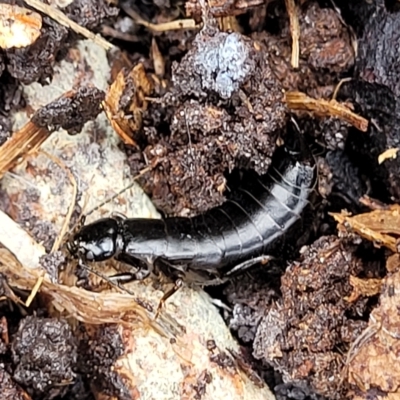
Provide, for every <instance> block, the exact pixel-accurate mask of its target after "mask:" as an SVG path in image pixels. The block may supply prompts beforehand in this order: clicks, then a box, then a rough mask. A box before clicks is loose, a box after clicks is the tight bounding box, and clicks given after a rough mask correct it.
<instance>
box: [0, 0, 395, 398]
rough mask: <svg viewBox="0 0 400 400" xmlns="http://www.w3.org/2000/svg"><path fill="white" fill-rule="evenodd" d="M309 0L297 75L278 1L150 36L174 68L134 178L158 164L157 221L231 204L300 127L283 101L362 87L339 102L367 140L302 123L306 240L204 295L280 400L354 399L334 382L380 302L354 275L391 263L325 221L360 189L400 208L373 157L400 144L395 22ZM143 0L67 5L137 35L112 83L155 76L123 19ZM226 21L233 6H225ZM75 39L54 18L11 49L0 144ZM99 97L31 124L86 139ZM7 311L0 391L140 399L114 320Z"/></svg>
mask: <svg viewBox="0 0 400 400" xmlns="http://www.w3.org/2000/svg"><path fill="white" fill-rule="evenodd" d="M13 3H17V4H19V5H21V6H24V5H23V3H22V2H19V1H17V2H13ZM192 3H193V2H192ZM234 3H235V2H233V4H234ZM302 3H303V4H302V6H301V7H300V32H301V35H300V49H301V55H300V65H299V69H298V70H293V68H292V67H291V65H290V57H291V36H290V27H289V18H288V15H287V12H286V10H285V5H284V2H283V1H272V2H269V3H268V4H267V5H262V6H259V7H258V8H256V9H251V8H250V9H249V10H247V11H246V12H244V13H241V15H239V16H237V17H236V22H237V23H238V26H239V27H240V31H241V33H239V31H238V32H236V31H233V32H223V31H221V30H220V29H219V28H218V25H217V22H216V21H215V20H213V19H212V16H211V15H209V16H208V17H207V19H206V26H205V28H204V29H203V30H202V31H201V32H197V31H195V30H177V31H166V32H163V33H157V34H154V37H156V39H157V44H158V48H159V51H160V53H161V57H162V59H163V62H164V65H165V73H164V75H163V76H159V77H158V78H157V79H154V81H153V83H154V82H155V83H154V87H153V90H152V93H151V96H147V97H149V98H150V99H148V105H147V107H143V109H141V110H139V111H140V118H141V126H140V128H139V129H137V130H136V132H134V137H133V139H134V142H135V143H136V145H135V146H130V145H121V146H123V148H124V150H125V151H126V153H127V154H128V156H129V163H130V168H131V172H132V176H134V175H136V174H137V173H138V172H139V171H141V170H142V169H143V168H144V167H146V166H152V168H151V169H150V171H148V172H147V173H146V174H143V175H142V176H141V178H140V179H139V182H140V184H141V186H142V187H143V188H144V190H145V191H146V193H148V194H149V195H150V197H151V198H152V200H153V202H154V204H155V205H156V206H157V208H159V209H160V211H162V212H163V213H165V214H168V215H178V216H188V215H197V214H200V213H202V212H204V211H206V210H208V209H210V208H212V207H214V206H216V205H219V204H221V203H222V202H223V201H224V199H225V194H226V190H228V189H229V179H230V177H231V173H232V172H234V171H237V170H248V169H251V170H254V171H256V172H257V173H259V174H264V173H266V172H267V171H268V168H269V167H270V164H271V160H272V156H273V154H274V152H275V150H276V147H277V145H278V144H279V141H280V140H281V139H282V137H285V135H286V134H287V132H288V131H289V130H290V129H293V122H291V118H292V117H293V116H294V114H293V113H291V112H290V110H289V109H288V107H287V105H286V103H285V101H284V92H285V91H287V90H296V91H302V92H304V93H306V94H308V95H309V96H313V97H317V98H323V99H330V98H331V97H332V95H333V93H334V91H335V88H336V85H337V84H338V83H339V82H340V80H341V79H342V78H345V77H346V78H348V77H350V78H352V79H351V80H350V81H347V82H345V83H343V84H342V85H341V86H340V89H339V91H338V93H337V96H336V98H337V100H340V101H346V102H348V103H350V104H351V105H352V107H353V109H354V111H355V112H356V113H358V114H360V115H362V116H363V117H365V118H367V119H368V121H369V122H370V124H369V129H368V132H366V133H363V132H360V131H358V130H357V129H356V128H354V127H350V126H349V125H348V124H347V123H345V122H343V121H341V120H339V119H337V118H334V117H331V118H326V119H320V118H315V117H314V116H312V115H296V116H295V121H296V125H297V126H298V127H299V129H300V131H301V132H303V133H304V134H305V136H306V138H307V140H308V142H309V145H310V147H311V148H312V149H313V150H315V153H316V160H317V162H318V164H319V166H320V178H321V179H320V181H319V190H320V195H321V199H320V202H319V204H318V206H319V207H318V213H317V216H315V218H314V220H313V221H312V223H311V224H309V225H310V230H311V231H312V234H311V235H310V237H311V238H312V240H310V241H309V243H308V245H307V246H306V247H304V248H302V250H301V252H300V253H299V252H297V251H296V252H294V253H293V254H291V255H290V257H288V258H287V259H283V260H277V261H276V262H275V263H274V264H271V268H270V269H268V271H265V269H264V270H257V269H255V270H254V271H252V272H251V273H249V274H246V275H245V276H241V277H239V278H237V279H234V280H232V281H231V282H229V283H228V284H226V285H225V286H224V287H222V288H221V287H217V288H212V289H210V293H211V294H212V295H213V296H215V297H217V298H219V299H221V300H223V301H224V302H225V303H227V304H228V305H229V307H230V308H231V309H232V311H231V312H227V311H223V313H224V317H225V319H226V321H227V324H228V325H229V326H230V328H231V330H232V332H233V333H234V334H235V335H236V336H237V338H238V340H239V341H240V343H241V345H242V346H243V353H244V354H246V356H245V357H244V358H246V362H247V363H249V364H251V366H252V368H253V369H254V370H255V371H257V373H258V374H259V375H260V376H261V378H262V379H263V380H265V381H266V382H267V383H268V384H269V386H270V387H271V389H272V390H273V391H274V392H275V395H276V397H277V399H299V400H300V399H301V400H305V399H323V398H326V399H333V400H336V399H342V398H344V397H345V396H346V395H347V394H348V393H349V391H350V389H351V387H350V386H349V385H347V384H346V382H343V380H342V375H341V371H342V368H343V365H344V362H345V354H346V353H347V351H348V350H349V348H350V346H351V344H352V343H353V342H354V341H355V339H356V338H357V337H358V336H359V335H360V333H361V332H362V330H363V329H365V327H366V326H367V323H368V317H369V314H370V312H371V310H372V308H373V306H374V305H376V303H377V296H375V297H371V298H367V297H363V296H361V297H360V298H359V299H358V300H357V301H356V302H353V303H349V302H347V301H346V300H345V298H346V297H348V296H350V294H351V287H350V285H349V278H350V276H357V277H368V278H380V277H382V276H383V275H384V272H383V270H384V268H383V266H384V265H385V259H386V258H385V257H386V254H385V253H384V252H383V251H381V250H377V249H375V248H373V246H372V245H370V244H369V243H366V242H365V241H363V240H361V239H359V238H358V239H357V240H356V239H355V238H354V237H347V238H339V237H338V236H337V231H336V224H335V223H334V222H333V219H332V218H331V217H330V216H329V214H328V213H329V212H332V211H340V210H341V209H343V208H346V209H347V210H349V211H351V212H353V213H359V212H361V211H363V210H365V206H363V205H362V204H361V203H360V201H359V199H360V197H362V196H363V195H365V194H368V195H369V196H371V197H373V198H376V199H378V200H380V201H382V202H386V203H389V202H398V201H399V200H400V158H399V157H397V158H394V159H390V160H387V161H385V162H384V163H382V164H380V163H378V156H379V155H380V154H381V153H383V152H384V151H385V150H387V149H389V148H397V147H399V148H400V121H399V117H398V115H400V113H399V111H400V108H399V104H398V97H399V95H400V67H399V65H400V64H399V62H398V59H399V57H398V51H397V49H398V47H399V40H400V14H399V12H398V11H397V10H396V7H395V6H393V7H390V9H388V8H387V6H386V5H385V4H384V2H383V1H381V0H372V1H364V0H357V1H351V2H346V1H337V2H336V3H337V7H338V8H337V9H334V8H333V7H332V5H331V3H330V2H325V1H323V0H321V1H305V2H302ZM132 4H133V2H130V3H129V4H128V3H126V4H125V3H124V4H122V3H121V4H118V5H113V4H109V3H108V2H106V1H103V0H91V1H90V0H88V1H86V0H82V1H81V0H75V1H73V2H72V3H71V4H70V5H69V6H68V7H67V8H65V9H64V10H63V11H64V13H65V14H66V15H67V16H68V17H70V18H71V19H72V20H74V21H75V22H77V23H78V24H79V25H81V26H83V27H86V28H88V29H90V30H91V31H93V32H95V33H98V32H106V31H107V30H105V28H111V29H112V30H113V31H121V30H122V29H127V32H125V33H127V34H129V35H130V37H131V40H132V42H127V41H123V40H121V39H120V38H116V37H109V38H108V39H109V40H110V41H112V42H113V43H114V44H115V45H117V46H119V47H120V49H121V51H118V52H114V53H112V54H111V53H110V56H109V62H110V64H111V65H113V68H115V70H116V71H114V72H113V79H111V81H112V82H113V81H114V79H115V76H116V74H117V72H118V71H119V68H118V65H128V66H129V65H130V66H132V65H136V64H137V62H138V61H139V60H140V61H141V62H142V63H143V65H144V69H145V72H146V74H148V76H153V77H154V76H156V75H157V74H156V72H157V71H155V70H154V63H153V62H152V61H153V60H152V59H151V57H150V56H149V53H150V47H151V40H152V38H153V34H151V33H150V31H149V30H147V29H145V28H144V27H143V26H141V25H138V24H136V23H133V22H132V21H130V22H129V21H127V18H128V17H127V14H126V12H124V10H126V11H127V9H129V8H130V7H132ZM120 7H121V9H120ZM135 7H136V8H135V11H136V12H138V13H139V14H140V15H141V16H142V17H143V18H146V19H147V20H148V21H152V22H153V23H157V22H160V21H169V20H173V19H176V18H178V17H181V18H183V17H184V15H183V14H182V11H181V10H183V9H184V4H183V3H182V2H180V1H178V0H172V1H165V2H164V1H154V2H153V1H142V2H137V4H136V5H135ZM228 9H229V10H231V11H232V10H233V9H232V7H230V8H228ZM211 11H212V10H211ZM221 12H222V13H223V12H224V8H219V9H218V10H217V11H216V13H217V14H218V15H220V14H221ZM232 13H233V11H232ZM128 22H129V23H128ZM107 32H110V30H108V31H107ZM114 36H116V35H114ZM132 38H133V39H132ZM134 38H136V39H137V40H134ZM79 40H81V38H80V37H79V36H78V35H77V34H75V33H72V32H70V31H69V29H67V28H66V27H64V26H62V25H60V24H59V23H58V22H56V21H54V20H52V19H50V18H48V17H43V27H42V31H41V35H40V37H39V39H38V40H37V41H36V42H35V43H34V44H33V45H31V46H28V47H26V48H21V49H15V48H14V49H11V50H10V49H9V50H0V143H3V142H5V141H6V140H8V139H9V137H10V136H11V134H12V132H11V131H12V123H11V116H12V114H13V113H14V112H15V111H17V110H18V109H21V108H24V107H29V105H27V104H26V103H25V100H24V98H23V96H22V91H21V84H29V83H32V82H39V83H41V84H42V85H46V84H47V83H48V82H49V81H51V79H52V76H53V73H54V70H53V67H54V65H55V64H56V63H57V62H60V60H62V59H64V58H65V57H66V55H67V49H69V48H70V47H71V46H73V45H74V44H75V43H76V42H77V41H79ZM354 41H357V43H358V52H357V54H356V55H355V53H354V46H353V43H354ZM83 73H84V72H83ZM112 82H111V83H112ZM137 92H138V90H137V87H135V84H134V83H132V82H131V81H130V82H129V84H128V85H127V88H126V92H125V93H124V95H125V97H123V98H122V99H121V103H120V105H121V109H122V110H123V111H124V113H125V117H127V118H128V119H129V118H134V116H135V115H134V111H132V110H130V111H129V107H130V100H131V98H132V97H133V95H135V94H137ZM104 96H105V94H104V93H103V92H102V91H100V90H98V89H96V88H76V91H74V92H71V93H70V95H68V96H66V95H64V96H62V97H60V99H59V100H58V101H57V102H55V103H52V106H51V107H47V108H46V107H45V108H43V109H42V110H41V111H40V112H38V113H36V114H34V116H33V119H32V121H33V122H34V123H35V124H36V125H37V126H40V127H44V128H46V129H48V130H49V131H52V130H56V129H58V128H60V127H62V128H64V129H66V130H68V132H69V133H70V134H79V132H80V130H81V129H82V126H83V125H84V124H85V123H86V122H87V121H89V120H93V119H94V118H95V117H96V116H97V115H98V113H99V112H101V109H100V104H101V102H102V100H104ZM142 100H143V99H142ZM146 101H147V100H146ZM143 103H144V101H143ZM32 114H33V113H32ZM398 132H399V134H398ZM32 195H34V190H33V193H32ZM9 202H10V200H9V199H2V201H1V203H2V208H4V209H5V210H6V209H8V207H9ZM19 207H21V209H23V210H24V214H25V215H26V218H24V219H23V221H19V222H28V221H29V223H30V227H31V229H32V231H31V233H32V235H33V236H34V237H35V238H36V239H37V240H38V241H40V242H42V243H44V245H45V247H46V249H47V250H50V248H51V244H52V241H53V240H54V237H55V232H54V231H53V229H52V227H51V226H49V225H46V223H41V221H33V220H32V218H31V210H29V209H26V210H25V209H24V205H23V204H20V205H19ZM313 240H315V241H314V242H313ZM297 250H299V249H297ZM43 265H44V266H45V268H46V270H47V271H48V272H49V273H50V275H51V276H52V278H53V279H54V280H56V279H57V271H58V269H59V268H60V265H64V258H63V256H62V255H60V254H56V255H51V256H49V258H48V259H47V258H46V259H45V260H43ZM3 280H4V279H2V281H3ZM4 293H6V291H5V290H4ZM0 307H1V308H0V317H3V320H2V321H3V322H2V327H1V329H2V332H3V334H0V387H1V389H0V393H7V396H9V397H7V398H15V399H28V398H29V397H26V396H30V397H31V398H32V399H34V400H36V399H92V398H93V395H92V394H91V385H94V386H96V387H97V390H99V391H104V392H105V393H108V394H117V395H118V396H119V398H129V394H127V393H124V385H123V382H122V381H120V378H119V377H118V376H117V375H112V374H111V372H110V366H111V365H113V362H114V360H115V359H116V358H118V356H119V355H120V354H121V351H122V350H121V346H122V345H121V343H120V341H119V336H118V335H117V333H116V332H115V330H114V327H112V326H111V327H110V326H107V327H104V328H102V329H101V330H97V331H96V333H95V334H93V333H92V332H87V331H86V330H85V329H84V328H82V327H78V328H77V327H71V326H70V325H69V324H68V322H67V321H65V320H58V319H54V318H50V317H49V314H48V313H47V310H46V311H44V309H45V308H42V307H40V306H39V304H36V303H35V304H34V305H33V306H32V307H31V308H30V309H29V310H27V312H26V310H24V311H21V310H20V309H19V308H17V307H13V306H11V305H10V304H9V303H8V302H2V303H0ZM5 331H7V332H8V333H7V335H8V337H9V340H6V339H5V338H6V337H7V335H5V334H4V332H5ZM0 333H1V332H0ZM219 361H220V362H221V363H222V362H223V360H219ZM110 374H111V375H110ZM207 379H209V377H208V376H206V375H205V376H204V377H203V379H202V380H200V381H199V384H198V392H199V398H201V394H202V393H203V391H204V387H203V386H205V383H204V382H207ZM0 397H1V396H0Z"/></svg>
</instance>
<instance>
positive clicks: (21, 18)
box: [0, 4, 42, 49]
mask: <svg viewBox="0 0 400 400" xmlns="http://www.w3.org/2000/svg"><path fill="white" fill-rule="evenodd" d="M41 27H42V17H41V15H40V14H38V13H35V12H32V11H31V10H28V9H26V8H22V7H19V6H16V5H10V4H0V47H1V48H2V49H10V48H12V47H16V48H20V47H26V46H29V45H31V44H32V43H34V42H35V40H36V39H37V38H38V37H39V35H40V29H41Z"/></svg>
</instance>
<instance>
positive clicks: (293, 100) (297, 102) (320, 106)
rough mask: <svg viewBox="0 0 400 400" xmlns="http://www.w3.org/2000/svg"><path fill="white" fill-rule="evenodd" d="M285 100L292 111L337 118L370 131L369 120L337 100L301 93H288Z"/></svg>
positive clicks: (361, 129) (363, 130) (362, 129)
mask: <svg viewBox="0 0 400 400" xmlns="http://www.w3.org/2000/svg"><path fill="white" fill-rule="evenodd" d="M285 99H286V104H287V106H288V107H289V108H290V109H291V110H295V111H305V112H311V113H312V114H314V115H316V116H318V117H336V118H339V119H341V120H343V121H345V122H347V123H349V124H350V125H352V126H354V127H355V128H357V129H358V130H360V131H362V132H366V131H367V130H368V120H366V119H365V118H363V117H361V116H360V115H357V114H356V113H354V112H353V111H351V110H350V109H349V108H348V107H347V106H346V105H344V104H342V103H339V102H337V101H336V100H329V101H328V100H323V99H314V98H312V97H309V96H307V95H306V94H304V93H301V92H287V93H286V94H285Z"/></svg>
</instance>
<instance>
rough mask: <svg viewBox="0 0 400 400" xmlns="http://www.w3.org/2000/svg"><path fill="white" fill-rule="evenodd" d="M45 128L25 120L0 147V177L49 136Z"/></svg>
mask: <svg viewBox="0 0 400 400" xmlns="http://www.w3.org/2000/svg"><path fill="white" fill-rule="evenodd" d="M49 135H50V132H49V131H48V130H47V129H46V128H39V127H38V126H36V125H35V124H34V123H33V122H31V121H29V122H27V123H26V124H25V125H24V126H23V127H22V128H21V129H20V130H19V131H17V132H15V133H14V134H13V135H12V136H11V138H10V140H8V141H7V142H5V143H4V144H3V145H2V146H1V147H0V178H2V177H3V176H4V174H5V173H6V172H7V171H9V170H10V169H12V168H13V167H15V165H17V164H18V163H19V162H21V161H22V160H23V158H24V157H25V156H26V155H28V154H30V153H32V152H34V151H36V150H37V149H38V148H39V147H40V146H41V144H42V143H43V142H44V141H45V140H46V139H47V138H48V137H49Z"/></svg>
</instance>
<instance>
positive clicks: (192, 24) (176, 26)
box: [121, 3, 201, 32]
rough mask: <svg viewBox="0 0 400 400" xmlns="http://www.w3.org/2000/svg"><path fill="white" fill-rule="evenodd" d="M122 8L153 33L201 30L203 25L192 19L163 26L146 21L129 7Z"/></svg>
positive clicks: (171, 22)
mask: <svg viewBox="0 0 400 400" xmlns="http://www.w3.org/2000/svg"><path fill="white" fill-rule="evenodd" d="M121 8H122V9H123V10H124V11H125V12H126V13H127V14H128V15H129V16H130V17H131V18H132V19H133V20H134V21H135V22H136V23H137V24H139V25H143V26H144V27H145V28H147V29H149V30H151V31H153V32H166V31H174V30H181V29H200V28H201V24H197V23H196V21H195V20H194V19H192V18H188V19H177V20H176V21H170V22H164V23H161V24H153V23H151V22H147V21H145V20H144V19H143V18H142V17H141V16H140V15H139V14H138V13H137V12H136V11H134V10H133V9H132V8H131V7H129V5H124V3H122V4H121Z"/></svg>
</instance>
